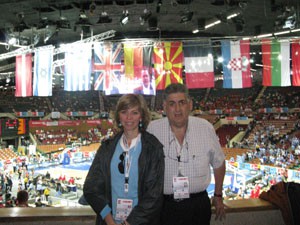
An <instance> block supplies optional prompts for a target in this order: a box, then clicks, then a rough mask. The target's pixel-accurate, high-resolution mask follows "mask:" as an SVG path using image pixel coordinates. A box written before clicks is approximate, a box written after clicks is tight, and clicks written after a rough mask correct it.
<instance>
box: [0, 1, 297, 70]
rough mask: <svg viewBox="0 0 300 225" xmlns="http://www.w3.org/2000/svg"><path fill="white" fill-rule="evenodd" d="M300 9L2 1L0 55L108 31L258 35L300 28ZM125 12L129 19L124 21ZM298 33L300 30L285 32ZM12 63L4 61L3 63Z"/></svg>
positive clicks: (284, 5)
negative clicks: (122, 18) (123, 22)
mask: <svg viewBox="0 0 300 225" xmlns="http://www.w3.org/2000/svg"><path fill="white" fill-rule="evenodd" d="M299 8H300V1H299V0H59V1H54V0H1V1H0V11H1V14H0V43H1V45H0V54H3V53H7V52H9V51H12V50H13V49H15V48H16V46H18V45H21V46H24V45H25V46H26V45H31V46H43V45H48V44H53V45H58V44H60V43H70V42H74V41H77V40H80V39H82V38H87V37H91V36H93V35H98V34H101V33H103V32H107V31H109V30H114V31H115V32H116V33H115V36H114V37H113V38H112V39H118V40H119V39H125V38H133V39H135V38H155V39H182V40H186V39H207V40H210V41H211V40H213V41H214V40H215V41H217V40H220V39H224V38H233V39H234V38H236V39H237V38H241V37H252V38H253V37H255V36H257V35H260V34H265V33H275V32H280V31H286V30H287V31H289V30H291V29H294V28H298V27H299V26H298V24H299V23H298V24H297V22H298V21H299V14H300V9H299ZM124 13H125V14H126V13H128V16H129V20H128V22H127V23H126V24H124V25H121V23H120V20H121V17H122V16H123V15H124ZM232 15H235V16H234V17H233V18H231V16H232ZM216 21H219V22H218V23H216V24H215V25H213V26H210V25H211V24H213V23H215V22H216ZM209 26H210V27H209ZM195 29H198V32H197V33H193V31H194V30H195ZM293 35H299V33H296V32H295V33H291V32H289V33H288V34H285V36H293ZM11 37H14V38H15V39H16V42H14V43H13V44H9V43H8V42H9V39H10V38H11ZM12 62H14V59H9V58H8V59H5V60H1V61H0V67H1V68H3V66H6V65H9V64H10V63H12ZM11 67H13V66H11ZM7 68H8V69H5V71H9V70H10V69H9V66H8V67H7ZM3 71H4V69H1V70H0V73H1V72H3Z"/></svg>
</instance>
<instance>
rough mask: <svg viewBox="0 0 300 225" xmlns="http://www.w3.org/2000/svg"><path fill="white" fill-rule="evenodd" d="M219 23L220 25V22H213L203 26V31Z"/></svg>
mask: <svg viewBox="0 0 300 225" xmlns="http://www.w3.org/2000/svg"><path fill="white" fill-rule="evenodd" d="M219 23H221V20H216V21H213V22H211V23H209V24H207V25H205V29H207V28H210V27H213V26H215V25H217V24H219Z"/></svg>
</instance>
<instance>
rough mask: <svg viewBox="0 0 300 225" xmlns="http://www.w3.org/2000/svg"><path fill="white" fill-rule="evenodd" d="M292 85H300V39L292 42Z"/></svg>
mask: <svg viewBox="0 0 300 225" xmlns="http://www.w3.org/2000/svg"><path fill="white" fill-rule="evenodd" d="M292 69H293V70H292V71H293V76H292V85H293V86H300V40H298V42H295V43H292Z"/></svg>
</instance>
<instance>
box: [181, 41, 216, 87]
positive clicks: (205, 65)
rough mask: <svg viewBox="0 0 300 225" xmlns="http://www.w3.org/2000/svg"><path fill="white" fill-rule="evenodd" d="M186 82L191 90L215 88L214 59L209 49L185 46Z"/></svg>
mask: <svg viewBox="0 0 300 225" xmlns="http://www.w3.org/2000/svg"><path fill="white" fill-rule="evenodd" d="M183 54H184V66H185V81H186V86H187V87H188V88H189V89H192V88H212V87H214V59H213V56H212V49H211V48H208V47H200V46H196V45H195V44H194V45H193V46H189V45H187V46H183Z"/></svg>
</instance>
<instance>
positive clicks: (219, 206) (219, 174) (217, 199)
mask: <svg viewBox="0 0 300 225" xmlns="http://www.w3.org/2000/svg"><path fill="white" fill-rule="evenodd" d="M225 171H226V169H225V161H224V162H223V164H222V165H221V166H220V167H219V168H215V169H214V177H215V196H214V197H213V205H214V206H215V209H216V220H217V219H220V220H222V219H223V218H225V210H224V204H223V198H222V189H223V181H224V176H225Z"/></svg>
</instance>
